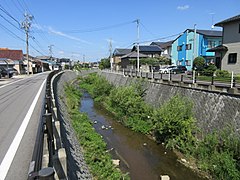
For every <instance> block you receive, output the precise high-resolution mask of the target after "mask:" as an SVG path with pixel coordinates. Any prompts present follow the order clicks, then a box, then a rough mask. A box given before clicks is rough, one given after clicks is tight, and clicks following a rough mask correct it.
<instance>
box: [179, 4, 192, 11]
mask: <svg viewBox="0 0 240 180" xmlns="http://www.w3.org/2000/svg"><path fill="white" fill-rule="evenodd" d="M189 8H190V6H189V5H184V6H178V7H177V10H180V11H185V10H187V9H189Z"/></svg>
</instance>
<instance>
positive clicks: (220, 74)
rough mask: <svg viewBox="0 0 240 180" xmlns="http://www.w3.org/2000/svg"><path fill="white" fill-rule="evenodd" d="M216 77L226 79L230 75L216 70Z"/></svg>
mask: <svg viewBox="0 0 240 180" xmlns="http://www.w3.org/2000/svg"><path fill="white" fill-rule="evenodd" d="M216 77H222V78H228V77H230V73H229V72H228V71H226V70H219V69H218V70H216Z"/></svg>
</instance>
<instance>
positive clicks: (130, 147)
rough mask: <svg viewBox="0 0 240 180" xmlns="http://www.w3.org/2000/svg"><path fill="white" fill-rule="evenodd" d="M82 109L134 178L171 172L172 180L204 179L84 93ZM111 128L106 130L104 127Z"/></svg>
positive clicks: (151, 178)
mask: <svg viewBox="0 0 240 180" xmlns="http://www.w3.org/2000/svg"><path fill="white" fill-rule="evenodd" d="M80 111H81V112H85V113H87V114H88V116H89V118H90V119H91V120H92V121H93V122H94V121H95V123H96V124H94V128H95V129H96V131H97V132H98V133H99V134H101V135H102V136H103V138H104V140H105V141H106V143H107V145H108V149H109V151H110V153H111V154H112V156H113V159H120V169H121V170H122V171H124V172H129V174H130V177H131V179H133V180H155V179H156V180H158V179H160V175H169V176H170V179H171V180H200V179H202V178H199V177H198V176H197V175H196V174H194V173H193V172H192V171H191V170H190V169H188V168H186V167H185V166H183V165H182V164H180V163H179V162H178V161H177V157H176V155H175V154H174V153H173V152H172V151H170V150H167V149H165V148H164V146H162V145H161V144H156V143H155V142H154V141H152V140H150V139H149V138H147V137H146V136H145V135H142V134H140V133H136V132H133V131H131V130H130V129H128V128H126V127H124V126H123V125H121V124H120V123H118V122H117V121H116V120H114V118H113V117H112V116H111V115H110V114H109V113H108V112H107V111H105V110H104V109H103V108H101V106H99V105H97V104H94V102H93V99H92V98H91V97H90V95H89V94H87V93H84V95H83V97H82V100H81V108H80ZM103 126H104V127H107V129H102V127H103Z"/></svg>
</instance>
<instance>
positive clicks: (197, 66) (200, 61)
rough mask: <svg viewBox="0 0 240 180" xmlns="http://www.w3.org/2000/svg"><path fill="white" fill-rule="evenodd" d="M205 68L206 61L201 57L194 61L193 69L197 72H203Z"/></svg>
mask: <svg viewBox="0 0 240 180" xmlns="http://www.w3.org/2000/svg"><path fill="white" fill-rule="evenodd" d="M204 66H205V59H204V58H203V57H201V56H199V57H196V58H195V59H194V60H193V68H195V69H196V70H197V71H202V70H203V68H204Z"/></svg>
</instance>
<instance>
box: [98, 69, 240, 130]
mask: <svg viewBox="0 0 240 180" xmlns="http://www.w3.org/2000/svg"><path fill="white" fill-rule="evenodd" d="M99 74H100V75H102V76H104V77H106V79H107V80H108V81H109V82H111V83H112V84H114V85H115V86H127V85H129V84H131V83H133V82H135V81H136V80H137V78H132V77H124V76H123V75H122V74H114V73H108V72H99ZM144 87H145V88H146V89H147V91H146V96H145V100H146V102H147V103H149V104H151V105H152V106H155V107H158V106H161V105H162V104H163V103H164V102H166V101H168V100H169V99H170V98H171V97H172V96H174V95H176V94H180V95H182V96H186V97H188V98H190V99H191V100H192V101H193V103H194V115H195V117H196V119H197V125H198V127H199V128H200V129H201V130H203V132H206V133H207V132H210V131H212V130H213V129H217V130H219V129H223V128H224V127H226V125H231V126H232V127H234V129H235V131H236V132H238V130H239V129H240V96H238V95H235V96H233V95H228V94H226V93H224V94H222V93H217V92H211V91H205V90H196V89H191V88H184V87H178V86H170V85H166V84H160V83H153V82H146V83H145V85H144Z"/></svg>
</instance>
